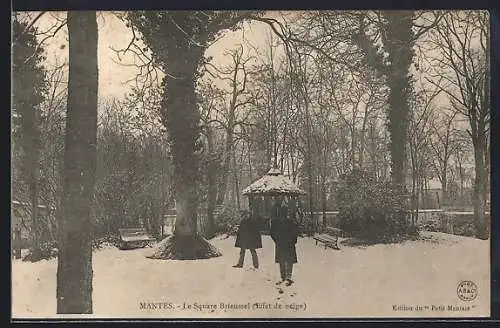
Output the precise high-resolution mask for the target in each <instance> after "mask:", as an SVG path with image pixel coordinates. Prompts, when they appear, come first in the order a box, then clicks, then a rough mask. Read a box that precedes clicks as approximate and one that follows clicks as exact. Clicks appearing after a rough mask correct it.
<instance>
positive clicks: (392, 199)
mask: <svg viewBox="0 0 500 328" xmlns="http://www.w3.org/2000/svg"><path fill="white" fill-rule="evenodd" d="M337 202H338V204H339V226H340V228H341V229H342V230H344V231H345V232H346V234H347V235H350V236H352V237H357V238H361V239H364V240H369V241H376V242H389V241H394V240H399V239H401V238H402V237H406V236H408V235H409V234H413V233H416V232H417V229H416V228H415V227H410V226H409V222H408V220H407V215H408V214H407V213H408V207H409V206H408V205H409V204H408V201H407V197H406V191H405V189H404V188H403V187H401V186H398V185H395V184H393V183H390V182H386V181H377V180H376V179H375V178H373V177H372V176H371V175H369V174H367V173H365V172H363V171H361V170H359V169H355V170H353V171H352V172H351V173H350V174H347V175H346V176H345V177H344V178H343V179H342V181H341V184H340V186H339V190H338V194H337Z"/></svg>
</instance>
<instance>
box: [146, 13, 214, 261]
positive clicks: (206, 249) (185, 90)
mask: <svg viewBox="0 0 500 328" xmlns="http://www.w3.org/2000/svg"><path fill="white" fill-rule="evenodd" d="M188 14H189V13H186V15H188ZM182 38H184V36H182ZM165 42H166V44H167V53H166V56H165V57H164V62H165V64H166V65H165V66H166V67H168V69H169V74H168V75H166V77H165V95H164V100H163V104H162V110H163V112H162V115H163V118H164V120H163V121H164V123H165V125H166V127H167V130H168V132H169V134H170V138H171V140H170V141H171V154H172V157H173V165H174V188H175V201H176V210H177V213H176V220H175V226H174V232H173V234H172V236H170V237H168V238H166V239H165V240H163V241H162V242H161V243H160V244H159V245H158V246H157V248H156V249H155V250H154V252H153V254H151V255H149V256H148V257H149V258H154V259H175V260H194V259H199V258H210V257H214V256H220V255H222V254H221V253H220V252H219V251H218V250H217V249H216V248H215V247H213V246H212V245H210V243H209V242H208V241H207V240H206V239H204V238H203V237H202V236H200V235H199V234H198V231H197V209H198V189H199V177H198V173H199V172H198V162H199V159H198V156H197V155H196V151H197V149H198V147H199V144H198V139H199V136H200V127H199V122H200V114H199V112H198V108H197V105H196V94H195V82H196V78H197V68H198V63H199V62H200V60H201V57H202V56H203V53H204V49H203V48H200V47H198V46H195V45H190V44H189V43H184V42H181V41H180V40H178V39H176V38H173V39H172V40H171V39H168V40H166V41H165Z"/></svg>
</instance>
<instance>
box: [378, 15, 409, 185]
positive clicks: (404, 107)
mask: <svg viewBox="0 0 500 328" xmlns="http://www.w3.org/2000/svg"><path fill="white" fill-rule="evenodd" d="M384 15H385V16H386V18H387V21H388V25H387V32H386V33H387V37H386V43H385V44H384V46H385V48H386V50H387V52H388V53H389V60H390V61H391V69H390V70H389V75H388V86H389V90H390V91H389V99H388V103H389V115H388V117H389V124H388V128H389V131H390V146H389V148H390V153H391V177H392V180H393V181H394V182H395V183H398V184H404V183H405V174H404V162H405V158H406V149H405V148H406V141H407V132H408V118H409V112H410V108H409V104H408V91H409V90H410V89H411V80H410V78H409V69H410V65H411V63H412V59H413V49H412V46H413V45H412V41H411V40H412V37H413V31H412V27H413V20H412V19H413V12H412V11H389V12H385V13H384Z"/></svg>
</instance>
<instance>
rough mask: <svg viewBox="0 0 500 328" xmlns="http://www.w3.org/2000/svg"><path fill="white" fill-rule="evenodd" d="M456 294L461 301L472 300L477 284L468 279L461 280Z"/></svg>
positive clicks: (475, 295) (475, 293)
mask: <svg viewBox="0 0 500 328" xmlns="http://www.w3.org/2000/svg"><path fill="white" fill-rule="evenodd" d="M457 295H458V298H460V299H461V300H462V301H466V302H470V301H473V300H475V299H476V297H477V285H476V284H475V283H474V282H472V281H470V280H464V281H461V282H460V283H459V284H458V287H457Z"/></svg>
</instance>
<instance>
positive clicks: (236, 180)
mask: <svg viewBox="0 0 500 328" xmlns="http://www.w3.org/2000/svg"><path fill="white" fill-rule="evenodd" d="M232 157H233V179H234V195H235V198H236V208H237V209H238V211H239V210H240V209H241V204H240V183H239V177H238V168H237V164H236V150H235V149H234V148H233V156H232Z"/></svg>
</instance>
